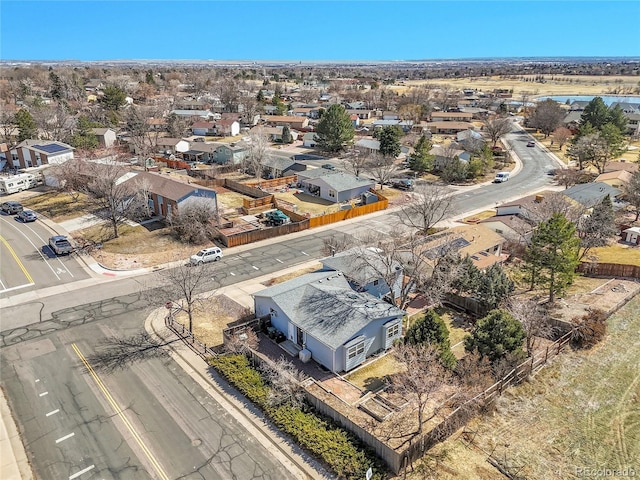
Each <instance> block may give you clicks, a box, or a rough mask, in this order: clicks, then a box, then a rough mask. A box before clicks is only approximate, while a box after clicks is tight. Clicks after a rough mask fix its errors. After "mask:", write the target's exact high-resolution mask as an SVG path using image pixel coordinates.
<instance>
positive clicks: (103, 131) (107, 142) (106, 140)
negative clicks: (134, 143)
mask: <svg viewBox="0 0 640 480" xmlns="http://www.w3.org/2000/svg"><path fill="white" fill-rule="evenodd" d="M91 131H92V132H93V133H94V135H95V136H96V137H98V143H99V144H100V146H101V147H102V148H110V147H112V146H113V145H115V143H116V131H115V130H114V129H112V128H92V129H91Z"/></svg>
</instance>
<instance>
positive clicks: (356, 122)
mask: <svg viewBox="0 0 640 480" xmlns="http://www.w3.org/2000/svg"><path fill="white" fill-rule="evenodd" d="M349 118H350V119H351V124H352V125H353V128H356V127H359V126H360V117H358V115H356V114H355V113H352V114H351V115H349Z"/></svg>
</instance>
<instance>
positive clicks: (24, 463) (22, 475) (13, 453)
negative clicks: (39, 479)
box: [0, 388, 33, 480]
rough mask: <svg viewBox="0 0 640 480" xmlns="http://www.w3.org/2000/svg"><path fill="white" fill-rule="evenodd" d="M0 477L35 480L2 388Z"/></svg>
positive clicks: (0, 393) (0, 390)
mask: <svg viewBox="0 0 640 480" xmlns="http://www.w3.org/2000/svg"><path fill="white" fill-rule="evenodd" d="M0 416H1V417H2V421H1V422H0V478H1V479H2V480H33V472H32V471H31V465H29V460H28V459H27V454H26V452H25V450H24V446H23V445H22V440H21V439H20V433H19V432H18V427H17V426H16V423H15V422H14V420H13V416H12V415H11V410H10V409H9V404H8V403H7V399H6V397H5V396H4V391H3V390H2V389H1V388H0Z"/></svg>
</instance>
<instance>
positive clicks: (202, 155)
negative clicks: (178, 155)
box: [182, 142, 220, 164]
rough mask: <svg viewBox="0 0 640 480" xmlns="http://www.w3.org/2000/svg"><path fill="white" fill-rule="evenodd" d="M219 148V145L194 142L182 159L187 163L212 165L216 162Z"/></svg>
mask: <svg viewBox="0 0 640 480" xmlns="http://www.w3.org/2000/svg"><path fill="white" fill-rule="evenodd" d="M218 147H220V144H219V143H211V142H208V143H207V142H193V143H191V145H190V148H189V150H187V151H186V152H184V153H183V154H182V158H183V160H185V161H187V162H202V163H208V164H211V163H214V162H215V152H216V149H217V148H218Z"/></svg>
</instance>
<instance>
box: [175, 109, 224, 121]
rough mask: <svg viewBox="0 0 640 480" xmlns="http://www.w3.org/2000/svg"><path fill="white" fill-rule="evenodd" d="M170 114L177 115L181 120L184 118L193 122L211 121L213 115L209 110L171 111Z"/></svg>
mask: <svg viewBox="0 0 640 480" xmlns="http://www.w3.org/2000/svg"><path fill="white" fill-rule="evenodd" d="M171 114H173V115H177V116H178V117H181V118H186V119H190V120H194V121H199V120H211V119H212V118H213V117H214V113H213V112H212V111H211V110H181V109H176V110H171Z"/></svg>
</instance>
